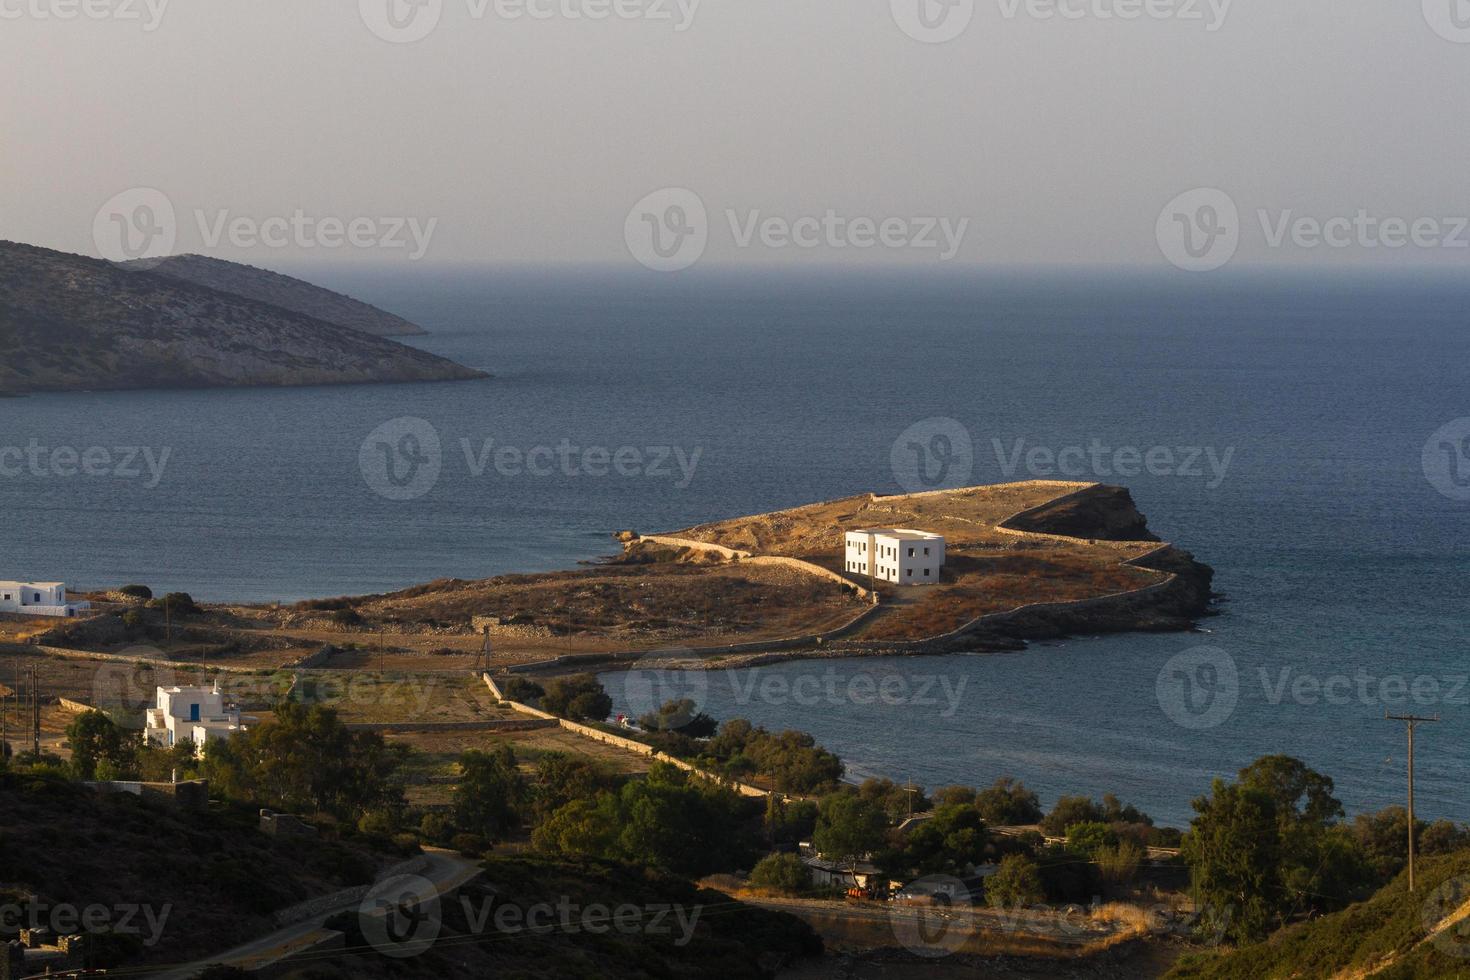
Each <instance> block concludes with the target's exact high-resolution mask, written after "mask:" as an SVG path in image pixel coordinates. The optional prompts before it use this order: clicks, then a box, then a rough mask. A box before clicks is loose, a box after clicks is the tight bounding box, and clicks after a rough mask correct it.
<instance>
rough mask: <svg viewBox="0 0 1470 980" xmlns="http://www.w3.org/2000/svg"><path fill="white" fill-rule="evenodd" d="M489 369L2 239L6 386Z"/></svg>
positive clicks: (311, 378)
mask: <svg viewBox="0 0 1470 980" xmlns="http://www.w3.org/2000/svg"><path fill="white" fill-rule="evenodd" d="M485 376H486V375H485V374H484V373H483V372H481V371H476V370H472V369H470V368H466V367H462V366H461V365H459V364H455V363H454V362H453V361H449V360H445V359H444V358H442V357H438V356H436V355H433V354H429V353H426V352H424V351H421V350H416V349H414V348H412V347H406V346H404V345H403V344H400V343H397V342H395V341H392V340H386V339H384V338H380V337H373V336H370V335H368V334H364V333H362V332H360V331H357V330H352V329H349V328H347V327H342V326H338V325H336V324H332V323H327V322H325V321H323V320H318V319H314V318H312V317H309V316H304V315H302V314H300V313H294V312H291V311H289V310H284V309H281V308H280V307H277V306H271V305H268V304H265V303H261V302H258V301H256V300H252V299H247V298H245V297H242V296H237V295H234V294H230V293H222V292H219V291H217V290H213V289H209V288H207V287H203V286H197V285H193V284H191V283H187V282H184V281H182V280H178V279H170V278H168V277H166V276H160V275H156V274H154V273H151V272H143V271H130V270H128V269H124V268H122V267H119V266H116V265H113V264H111V263H108V262H102V261H99V260H96V259H89V258H85V257H83V256H80V255H72V254H69V253H66V252H55V251H51V250H50V249H44V248H36V247H34V246H30V245H20V244H15V243H11V242H0V392H26V391H65V390H73V389H120V388H203V387H224V386H247V385H273V386H275V385H313V384H354V383H364V382H380V381H451V380H463V379H471V378H483V377H485Z"/></svg>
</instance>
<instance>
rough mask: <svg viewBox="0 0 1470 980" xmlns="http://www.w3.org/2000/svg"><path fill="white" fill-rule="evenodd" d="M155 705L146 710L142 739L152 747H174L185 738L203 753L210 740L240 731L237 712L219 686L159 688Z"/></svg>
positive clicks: (238, 712) (242, 729) (241, 728)
mask: <svg viewBox="0 0 1470 980" xmlns="http://www.w3.org/2000/svg"><path fill="white" fill-rule="evenodd" d="M157 696H158V706H157V707H156V708H149V709H148V717H147V721H146V723H145V725H144V728H143V737H144V738H145V739H147V740H148V741H149V742H151V743H153V744H154V745H164V746H168V745H174V744H177V743H178V742H180V741H182V740H184V739H189V740H191V741H193V743H194V744H195V746H197V747H198V749H199V753H200V754H201V755H203V754H204V746H205V745H206V744H208V743H209V742H210V741H213V740H215V739H221V738H229V737H230V736H231V735H233V734H235V733H236V732H239V731H244V727H243V726H242V725H241V724H240V709H239V708H235V707H231V706H228V705H226V704H225V697H224V695H223V694H221V693H220V690H219V685H218V684H215V686H214V687H160V688H158V695H157Z"/></svg>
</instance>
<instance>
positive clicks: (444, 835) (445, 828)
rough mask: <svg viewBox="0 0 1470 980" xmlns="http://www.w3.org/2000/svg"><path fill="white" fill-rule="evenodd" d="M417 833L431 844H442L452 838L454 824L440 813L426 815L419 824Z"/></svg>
mask: <svg viewBox="0 0 1470 980" xmlns="http://www.w3.org/2000/svg"><path fill="white" fill-rule="evenodd" d="M419 833H420V834H421V835H423V838H424V840H426V841H428V842H429V843H431V844H444V843H447V842H448V841H449V839H450V837H451V836H453V834H454V824H453V823H452V822H450V820H449V818H448V817H446V816H445V815H444V814H442V813H426V814H424V819H423V820H421V821H420V822H419Z"/></svg>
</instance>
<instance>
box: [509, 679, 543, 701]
mask: <svg viewBox="0 0 1470 980" xmlns="http://www.w3.org/2000/svg"><path fill="white" fill-rule="evenodd" d="M500 691H501V693H502V694H504V695H505V699H506V700H507V701H516V702H519V703H521V704H526V703H529V702H532V701H535V700H536V699H537V698H539V697H541V695H543V694H545V693H546V689H545V688H543V687H542V686H541V685H540V684H537V683H536V682H535V681H533V680H531V679H530V678H527V677H512V678H511V679H510V680H508V681H506V682H505V683H504V684H502V685H500Z"/></svg>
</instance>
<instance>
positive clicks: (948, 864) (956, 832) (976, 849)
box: [880, 803, 988, 876]
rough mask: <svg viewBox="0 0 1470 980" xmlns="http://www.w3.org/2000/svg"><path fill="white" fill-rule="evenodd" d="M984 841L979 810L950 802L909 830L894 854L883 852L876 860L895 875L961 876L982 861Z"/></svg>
mask: <svg viewBox="0 0 1470 980" xmlns="http://www.w3.org/2000/svg"><path fill="white" fill-rule="evenodd" d="M987 843H988V835H987V834H986V830H985V821H984V820H982V819H980V811H978V810H976V809H975V808H974V807H973V806H965V805H964V804H962V803H951V804H948V805H946V806H942V807H940V808H939V809H937V810H935V811H934V815H933V816H932V817H930V818H929V819H928V820H926V821H924V822H923V823H921V824H919V825H918V826H917V827H914V828H913V829H912V830H910V831H909V832H908V836H907V838H906V839H905V840H904V842H903V845H902V846H901V847H900V848H899V849H898V850H897V852H896V854H893V853H890V854H888V855H885V857H884V860H883V861H882V862H880V863H881V864H882V866H883V867H884V868H885V869H889V870H893V871H896V872H898V875H897V876H903V875H906V874H908V873H914V874H919V875H931V874H953V875H965V874H968V873H969V871H970V868H971V867H972V866H974V865H977V864H979V863H981V861H983V860H984V858H985V848H986V844H987ZM895 858H897V862H896V863H895Z"/></svg>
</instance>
